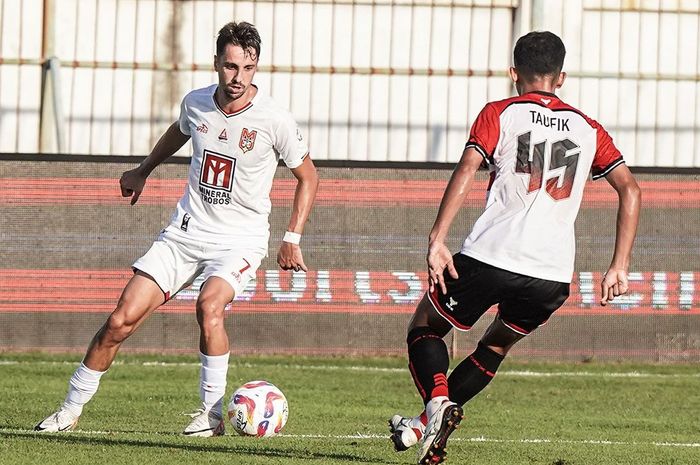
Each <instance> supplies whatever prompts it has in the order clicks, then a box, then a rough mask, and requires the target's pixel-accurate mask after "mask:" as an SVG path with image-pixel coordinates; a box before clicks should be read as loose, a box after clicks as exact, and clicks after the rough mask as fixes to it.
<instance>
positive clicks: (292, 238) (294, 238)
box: [282, 231, 301, 245]
mask: <svg viewBox="0 0 700 465" xmlns="http://www.w3.org/2000/svg"><path fill="white" fill-rule="evenodd" d="M282 240H283V241H284V242H289V243H290V244H295V245H299V242H301V234H299V233H295V232H291V231H286V232H285V233H284V237H283V238H282Z"/></svg>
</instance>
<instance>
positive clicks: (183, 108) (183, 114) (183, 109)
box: [179, 96, 191, 136]
mask: <svg viewBox="0 0 700 465" xmlns="http://www.w3.org/2000/svg"><path fill="white" fill-rule="evenodd" d="M186 102H187V96H185V98H183V99H182V102H181V103H180V119H179V121H180V132H181V133H183V134H184V135H186V136H190V135H191V134H190V119H189V117H188V115H187V103H186Z"/></svg>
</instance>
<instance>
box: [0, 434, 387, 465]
mask: <svg viewBox="0 0 700 465" xmlns="http://www.w3.org/2000/svg"><path fill="white" fill-rule="evenodd" d="M115 433H117V434H119V433H121V434H139V433H141V434H149V433H145V432H138V431H119V432H115ZM150 434H153V433H152V432H150ZM159 434H160V433H159ZM161 435H162V434H161ZM167 436H169V437H175V436H177V437H181V436H180V435H179V434H174V433H173V434H168V435H167ZM0 438H7V439H12V438H31V439H32V440H35V441H36V440H45V441H47V442H51V443H52V444H56V443H63V444H68V445H70V444H85V445H99V446H136V447H149V448H156V449H163V448H165V449H180V450H183V451H188V452H207V453H212V452H221V453H226V454H244V455H247V456H251V455H253V456H255V455H257V456H261V457H270V458H294V459H317V460H324V459H326V460H336V461H347V462H363V463H378V464H387V463H394V462H387V461H384V460H378V459H373V458H371V457H367V456H366V455H364V454H362V455H359V454H357V455H356V454H351V453H334V452H321V451H314V450H310V449H308V448H300V449H299V450H295V449H290V448H286V447H284V446H280V445H277V444H273V443H272V442H266V443H265V445H264V447H259V448H258V447H252V446H250V445H247V444H242V443H241V442H238V441H237V442H234V443H228V444H222V443H221V442H219V440H220V439H223V438H215V439H208V440H206V443H205V442H198V443H194V442H193V443H191V444H183V443H178V442H168V441H159V440H157V439H155V440H152V439H148V440H146V439H127V438H118V437H95V436H87V435H83V434H80V433H78V434H76V433H58V434H51V433H48V434H47V433H34V432H31V431H26V430H18V431H7V430H5V431H0ZM192 439H195V440H197V439H198V438H192ZM241 439H242V440H244V441H245V440H246V438H241Z"/></svg>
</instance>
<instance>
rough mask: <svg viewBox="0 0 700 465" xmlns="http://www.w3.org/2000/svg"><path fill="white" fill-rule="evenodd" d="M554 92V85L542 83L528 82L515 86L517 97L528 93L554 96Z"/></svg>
mask: <svg viewBox="0 0 700 465" xmlns="http://www.w3.org/2000/svg"><path fill="white" fill-rule="evenodd" d="M555 90H557V87H556V85H552V84H551V83H549V82H544V81H536V82H528V83H525V84H521V85H519V86H517V91H518V95H524V94H529V93H530V92H539V93H544V94H551V95H555V92H554V91H555Z"/></svg>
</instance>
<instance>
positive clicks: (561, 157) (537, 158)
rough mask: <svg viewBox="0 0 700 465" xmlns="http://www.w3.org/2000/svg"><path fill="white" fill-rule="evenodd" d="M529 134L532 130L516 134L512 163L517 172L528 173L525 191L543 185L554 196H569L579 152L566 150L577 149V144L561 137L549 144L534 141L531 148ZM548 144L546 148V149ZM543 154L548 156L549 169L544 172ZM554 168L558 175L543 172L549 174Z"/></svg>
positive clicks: (529, 191)
mask: <svg viewBox="0 0 700 465" xmlns="http://www.w3.org/2000/svg"><path fill="white" fill-rule="evenodd" d="M530 134H531V132H530V131H528V132H526V133H525V134H521V135H520V136H518V157H517V161H516V164H515V172H516V173H521V174H529V175H530V182H529V184H528V188H527V192H528V194H529V193H531V192H535V191H537V190H538V189H540V188H542V187H544V188H545V190H546V191H547V193H548V194H549V195H550V196H551V197H552V198H553V199H554V200H563V199H566V198H568V197H569V196H570V195H571V189H572V188H573V186H574V176H575V175H576V167H577V166H578V157H579V155H580V154H581V152H580V151H577V152H574V153H569V154H568V155H567V152H571V151H572V150H574V149H578V148H579V146H578V145H576V144H575V143H573V142H571V141H570V140H569V139H562V140H560V141H557V142H553V143H552V144H551V146H549V147H548V144H547V141H546V140H543V141H542V142H538V143H536V144H535V145H534V146H533V147H532V149H531V148H530ZM548 148H549V150H547V149H548ZM545 157H547V158H549V169H548V170H547V172H546V173H545V171H544V159H545ZM561 168H563V171H561ZM555 170H559V171H560V172H559V174H558V175H555V176H553V177H551V176H545V174H547V175H550V174H551V173H552V172H553V171H555ZM543 180H544V181H543Z"/></svg>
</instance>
